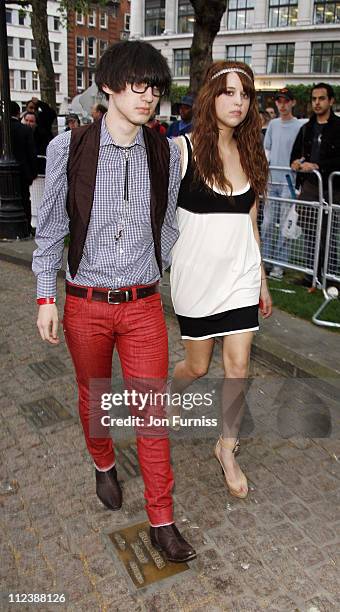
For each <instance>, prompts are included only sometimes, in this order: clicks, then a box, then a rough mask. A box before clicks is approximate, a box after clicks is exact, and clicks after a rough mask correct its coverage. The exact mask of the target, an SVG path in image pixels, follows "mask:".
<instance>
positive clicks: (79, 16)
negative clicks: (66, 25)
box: [76, 11, 84, 25]
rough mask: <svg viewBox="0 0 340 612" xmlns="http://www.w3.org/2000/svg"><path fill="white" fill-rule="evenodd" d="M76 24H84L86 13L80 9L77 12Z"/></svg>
mask: <svg viewBox="0 0 340 612" xmlns="http://www.w3.org/2000/svg"><path fill="white" fill-rule="evenodd" d="M76 24H77V25H84V15H83V13H80V12H79V11H77V12H76Z"/></svg>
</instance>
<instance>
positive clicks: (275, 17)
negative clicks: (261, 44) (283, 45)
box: [268, 0, 298, 28]
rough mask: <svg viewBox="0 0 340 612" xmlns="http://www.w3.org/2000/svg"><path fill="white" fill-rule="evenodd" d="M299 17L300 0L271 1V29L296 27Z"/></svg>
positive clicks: (269, 21)
mask: <svg viewBox="0 0 340 612" xmlns="http://www.w3.org/2000/svg"><path fill="white" fill-rule="evenodd" d="M297 16H298V0H269V20H268V23H269V27H270V28H284V27H286V26H295V25H296V22H297Z"/></svg>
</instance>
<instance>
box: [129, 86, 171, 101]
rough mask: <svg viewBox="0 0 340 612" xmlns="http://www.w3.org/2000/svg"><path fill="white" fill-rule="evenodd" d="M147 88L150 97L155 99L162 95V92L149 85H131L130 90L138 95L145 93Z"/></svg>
mask: <svg viewBox="0 0 340 612" xmlns="http://www.w3.org/2000/svg"><path fill="white" fill-rule="evenodd" d="M149 87H151V91H152V95H153V96H155V98H160V97H161V96H162V95H163V94H164V91H163V90H162V89H160V88H159V87H157V85H150V83H131V90H132V91H133V92H134V93H138V94H143V93H145V92H146V90H147V89H148V88H149Z"/></svg>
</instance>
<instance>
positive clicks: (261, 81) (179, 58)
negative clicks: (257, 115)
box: [130, 0, 340, 90]
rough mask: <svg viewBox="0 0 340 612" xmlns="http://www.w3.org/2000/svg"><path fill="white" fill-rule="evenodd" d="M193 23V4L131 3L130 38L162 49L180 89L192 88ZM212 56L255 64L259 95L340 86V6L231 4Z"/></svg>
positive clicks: (297, 0) (277, 1)
mask: <svg viewBox="0 0 340 612" xmlns="http://www.w3.org/2000/svg"><path fill="white" fill-rule="evenodd" d="M194 22H195V17H194V11H193V8H192V5H191V3H190V2H189V0H131V28H130V38H143V39H144V40H147V41H149V42H151V43H152V44H153V45H154V46H155V47H157V48H158V49H160V50H161V52H162V53H163V54H164V55H165V56H166V57H167V59H168V62H169V65H170V66H171V68H172V73H173V77H174V82H175V83H177V84H183V85H188V84H189V66H190V60H189V49H190V46H191V38H192V33H193V28H194ZM213 57H214V59H215V60H219V59H225V58H228V59H238V60H241V61H245V62H246V63H248V64H250V65H251V66H252V68H253V70H254V73H255V77H256V80H255V85H256V88H257V89H259V90H276V89H278V88H280V87H283V86H285V85H286V84H287V83H290V84H299V83H303V84H305V85H310V84H312V83H315V82H317V81H321V80H327V82H329V83H332V84H340V1H329V0H315V1H314V0H256V2H255V0H228V2H227V10H226V12H225V14H224V16H223V18H222V21H221V28H220V31H219V33H218V35H217V36H216V38H215V42H214V46H213Z"/></svg>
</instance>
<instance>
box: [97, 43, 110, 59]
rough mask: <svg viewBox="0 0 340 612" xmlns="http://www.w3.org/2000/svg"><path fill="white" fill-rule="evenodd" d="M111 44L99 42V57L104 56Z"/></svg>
mask: <svg viewBox="0 0 340 612" xmlns="http://www.w3.org/2000/svg"><path fill="white" fill-rule="evenodd" d="M108 46H109V43H108V42H107V40H100V41H99V56H100V57H101V56H102V55H103V53H104V52H105V51H106V49H107V48H108Z"/></svg>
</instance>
